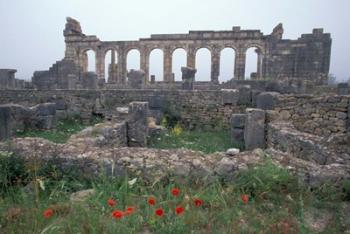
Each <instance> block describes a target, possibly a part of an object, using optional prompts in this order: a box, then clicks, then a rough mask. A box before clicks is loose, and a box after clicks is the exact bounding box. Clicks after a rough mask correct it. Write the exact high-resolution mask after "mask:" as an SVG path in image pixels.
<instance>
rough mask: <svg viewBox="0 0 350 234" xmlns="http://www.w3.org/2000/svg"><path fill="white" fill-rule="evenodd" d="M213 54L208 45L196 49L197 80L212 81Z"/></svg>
mask: <svg viewBox="0 0 350 234" xmlns="http://www.w3.org/2000/svg"><path fill="white" fill-rule="evenodd" d="M211 54H212V52H211V50H210V49H208V48H207V47H202V48H199V49H195V64H196V65H195V67H196V69H197V73H196V81H211Z"/></svg>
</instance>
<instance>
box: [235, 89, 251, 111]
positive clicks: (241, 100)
mask: <svg viewBox="0 0 350 234" xmlns="http://www.w3.org/2000/svg"><path fill="white" fill-rule="evenodd" d="M238 90H239V95H238V105H245V106H251V105H252V91H251V88H250V86H249V85H244V86H241V87H239V88H238Z"/></svg>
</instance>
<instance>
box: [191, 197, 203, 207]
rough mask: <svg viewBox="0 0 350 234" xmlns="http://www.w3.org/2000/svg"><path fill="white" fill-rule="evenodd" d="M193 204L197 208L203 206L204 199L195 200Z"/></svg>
mask: <svg viewBox="0 0 350 234" xmlns="http://www.w3.org/2000/svg"><path fill="white" fill-rule="evenodd" d="M193 202H194V205H195V206H197V207H199V206H201V205H203V200H202V199H199V198H195V199H194V200H193Z"/></svg>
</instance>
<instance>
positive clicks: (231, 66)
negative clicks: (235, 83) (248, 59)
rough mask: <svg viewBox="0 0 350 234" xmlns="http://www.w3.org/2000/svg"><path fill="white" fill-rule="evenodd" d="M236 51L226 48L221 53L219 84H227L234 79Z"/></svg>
mask: <svg viewBox="0 0 350 234" xmlns="http://www.w3.org/2000/svg"><path fill="white" fill-rule="evenodd" d="M235 59H236V51H235V50H234V49H232V48H224V49H223V50H221V52H220V75H219V82H226V81H228V80H231V79H232V78H234V70H235Z"/></svg>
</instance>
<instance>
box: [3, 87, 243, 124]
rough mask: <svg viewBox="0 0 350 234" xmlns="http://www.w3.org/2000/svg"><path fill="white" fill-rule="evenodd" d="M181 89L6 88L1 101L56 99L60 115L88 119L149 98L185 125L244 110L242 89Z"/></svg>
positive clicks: (222, 121)
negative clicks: (241, 102) (16, 89)
mask: <svg viewBox="0 0 350 234" xmlns="http://www.w3.org/2000/svg"><path fill="white" fill-rule="evenodd" d="M227 93H228V92H227V91H225V90H224V91H220V90H216V91H198V90H195V91H182V90H143V91H140V90H52V91H35V90H21V91H16V92H15V91H11V90H7V91H4V92H2V93H1V95H0V104H6V103H18V104H22V105H25V106H32V105H35V104H37V103H44V102H55V103H56V106H57V107H56V114H57V116H59V117H61V118H64V117H69V116H80V117H81V118H83V119H89V118H90V117H91V116H92V115H93V114H102V115H105V116H108V115H110V114H115V112H116V111H117V107H123V106H127V105H128V104H129V103H130V102H133V101H147V102H149V107H150V109H151V110H153V111H157V110H161V111H162V112H166V113H168V114H170V115H174V116H177V117H179V118H181V121H182V123H183V124H184V125H186V126H188V127H190V128H194V127H197V126H207V127H208V128H213V127H214V128H216V127H221V126H220V125H224V126H228V124H229V121H230V117H231V114H232V113H242V112H244V109H245V108H246V105H240V104H239V103H238V101H239V95H240V94H239V91H238V90H236V91H234V92H229V95H228V94H227Z"/></svg>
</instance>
